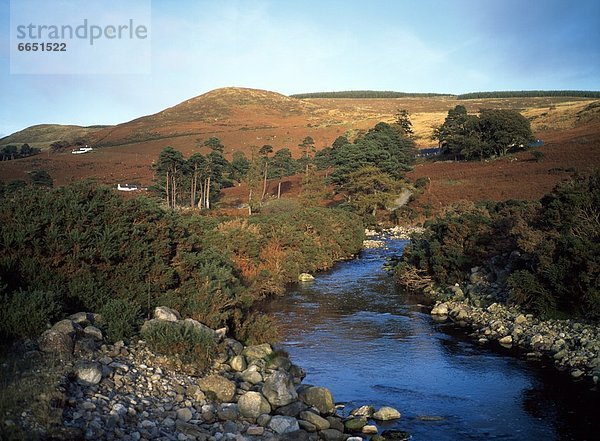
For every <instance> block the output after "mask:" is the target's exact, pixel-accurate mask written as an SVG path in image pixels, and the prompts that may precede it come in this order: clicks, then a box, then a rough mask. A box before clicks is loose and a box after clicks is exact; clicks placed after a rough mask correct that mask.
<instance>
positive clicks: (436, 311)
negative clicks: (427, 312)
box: [431, 303, 448, 315]
mask: <svg viewBox="0 0 600 441" xmlns="http://www.w3.org/2000/svg"><path fill="white" fill-rule="evenodd" d="M431 315H448V304H446V303H438V304H437V305H435V306H434V307H433V309H432V310H431Z"/></svg>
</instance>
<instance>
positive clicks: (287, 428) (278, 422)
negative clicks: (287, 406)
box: [269, 415, 300, 435]
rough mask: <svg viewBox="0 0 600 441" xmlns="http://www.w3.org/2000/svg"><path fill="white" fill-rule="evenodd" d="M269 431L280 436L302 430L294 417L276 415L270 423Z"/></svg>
mask: <svg viewBox="0 0 600 441" xmlns="http://www.w3.org/2000/svg"><path fill="white" fill-rule="evenodd" d="M269 429H271V430H272V431H273V432H275V433H278V434H280V435H281V434H284V433H292V432H297V431H298V430H300V426H299V425H298V420H296V418H294V417H288V416H282V415H275V416H274V417H273V418H271V421H270V422H269Z"/></svg>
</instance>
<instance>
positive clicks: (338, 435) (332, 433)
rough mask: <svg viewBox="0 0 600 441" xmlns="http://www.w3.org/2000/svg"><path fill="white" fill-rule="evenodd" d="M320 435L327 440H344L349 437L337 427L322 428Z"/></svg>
mask: <svg viewBox="0 0 600 441" xmlns="http://www.w3.org/2000/svg"><path fill="white" fill-rule="evenodd" d="M319 436H320V437H321V439H322V440H325V441H344V440H345V439H346V438H347V435H344V434H343V433H342V432H340V431H339V430H336V429H325V430H321V431H320V432H319Z"/></svg>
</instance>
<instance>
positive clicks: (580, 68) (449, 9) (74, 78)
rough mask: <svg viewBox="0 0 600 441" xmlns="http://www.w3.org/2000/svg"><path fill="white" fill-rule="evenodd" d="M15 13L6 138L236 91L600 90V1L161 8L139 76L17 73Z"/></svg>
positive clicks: (3, 18) (4, 80)
mask: <svg viewBox="0 0 600 441" xmlns="http://www.w3.org/2000/svg"><path fill="white" fill-rule="evenodd" d="M13 1H14V2H17V1H19V0H13ZM54 1H55V0H46V1H45V4H47V5H52V4H53V3H54ZM56 1H57V0H56ZM9 10H10V2H9V1H8V0H0V44H1V46H0V94H1V96H2V100H3V106H2V110H0V134H1V135H5V134H9V133H12V132H14V131H17V130H20V129H22V128H25V127H27V126H30V125H33V124H41V123H60V124H79V125H92V124H116V123H119V122H124V121H127V120H131V119H133V118H136V117H139V116H142V115H146V114H150V113H155V112H158V111H160V110H162V109H164V108H166V107H169V106H172V105H175V104H177V103H179V102H181V101H183V100H186V99H188V98H191V97H194V96H197V95H200V94H202V93H204V92H207V91H209V90H212V89H214V88H218V87H225V86H242V87H253V88H259V89H268V90H272V91H276V92H280V93H284V94H292V93H299V92H311V91H313V92H314V91H332V90H356V89H374V90H396V91H405V92H444V93H446V92H447V93H464V92H472V91H485V90H524V89H579V90H600V1H598V0H568V1H566V0H446V1H444V0H438V1H433V0H420V1H416V0H415V1H413V0H370V1H366V0H365V1H352V0H345V1H341V0H340V1H337V0H330V1H328V0H321V1H312V0H304V1H295V0H248V1H242V0H238V1H235V0H232V1H226V0H214V1H212V0H206V1H198V0H196V1H177V2H176V1H158V0H154V1H152V3H151V14H152V21H151V30H150V35H151V71H150V73H147V74H129V75H128V74H104V75H16V74H11V73H10V54H9V50H10V45H11V43H10V40H9V33H10V26H11V23H10V14H9Z"/></svg>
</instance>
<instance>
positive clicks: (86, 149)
mask: <svg viewBox="0 0 600 441" xmlns="http://www.w3.org/2000/svg"><path fill="white" fill-rule="evenodd" d="M91 151H92V148H91V147H88V146H87V145H86V146H85V147H79V148H78V149H75V150H71V153H73V154H74V155H81V154H83V153H88V152H91Z"/></svg>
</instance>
